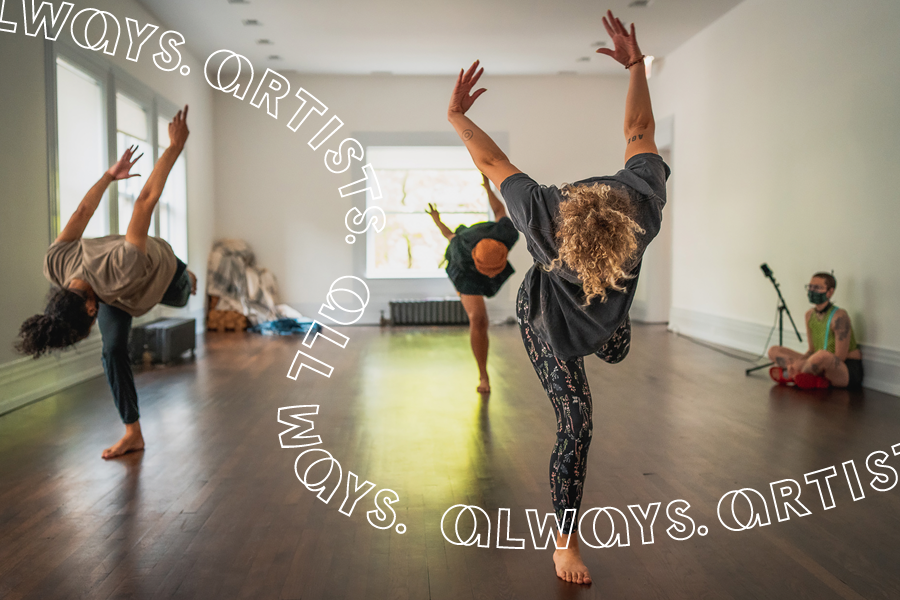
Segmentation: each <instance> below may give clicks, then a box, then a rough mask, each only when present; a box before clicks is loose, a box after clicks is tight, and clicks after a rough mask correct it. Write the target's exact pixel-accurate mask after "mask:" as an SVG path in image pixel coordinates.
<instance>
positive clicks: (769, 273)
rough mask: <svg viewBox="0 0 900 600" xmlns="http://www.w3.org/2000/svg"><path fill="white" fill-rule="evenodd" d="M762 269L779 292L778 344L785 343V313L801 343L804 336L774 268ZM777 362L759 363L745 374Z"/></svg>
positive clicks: (763, 266) (764, 265)
mask: <svg viewBox="0 0 900 600" xmlns="http://www.w3.org/2000/svg"><path fill="white" fill-rule="evenodd" d="M761 268H762V271H763V273H764V274H765V276H766V277H768V278H769V281H771V282H772V285H774V286H775V292H776V293H777V294H778V345H779V346H783V345H784V313H787V316H788V319H789V320H790V322H791V326H792V327H793V328H794V333H796V334H797V340H798V341H800V342H801V343H802V342H803V338H802V337H800V332H799V331H798V330H797V325H796V324H795V323H794V318H793V317H792V316H791V311H789V310H788V307H787V304H786V303H785V301H784V296H782V295H781V288H779V287H778V282H777V281H775V276H774V275H773V274H772V270H771V269H769V265H766V264H763V265H762V267H761ZM774 364H775V363H772V362H769V363H766V364H764V365H758V366H756V367H753V368H750V369H747V370H746V371H744V374H745V375H749V374H750V373H753V372H754V371H759V370H760V369H765V368H767V367H771V366H772V365H774Z"/></svg>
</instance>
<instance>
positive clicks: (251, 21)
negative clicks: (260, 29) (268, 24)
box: [241, 19, 262, 26]
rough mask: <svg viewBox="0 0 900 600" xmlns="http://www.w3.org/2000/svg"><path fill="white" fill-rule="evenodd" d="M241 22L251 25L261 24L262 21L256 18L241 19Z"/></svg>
mask: <svg viewBox="0 0 900 600" xmlns="http://www.w3.org/2000/svg"><path fill="white" fill-rule="evenodd" d="M241 23H243V24H244V25H251V26H252V25H262V23H260V22H259V21H257V20H256V19H243V20H242V21H241Z"/></svg>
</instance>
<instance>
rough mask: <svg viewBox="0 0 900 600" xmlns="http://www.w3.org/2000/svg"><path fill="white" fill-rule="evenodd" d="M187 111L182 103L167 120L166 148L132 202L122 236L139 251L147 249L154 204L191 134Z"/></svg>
mask: <svg viewBox="0 0 900 600" xmlns="http://www.w3.org/2000/svg"><path fill="white" fill-rule="evenodd" d="M187 112H188V107H187V106H185V107H184V110H179V111H178V114H177V115H175V118H174V119H172V122H171V123H169V147H168V148H166V150H165V152H163V154H162V156H160V157H159V160H158V161H156V166H155V167H153V172H152V173H150V177H148V178H147V183H145V184H144V188H143V189H142V190H141V193H140V194H138V197H137V200H135V201H134V212H132V213H131V221H130V222H129V223H128V230H127V231H126V232H125V239H126V240H127V241H129V242H131V243H132V244H134V245H135V246H137V247H138V248H140V250H141V251H142V252H145V251H146V250H147V231H148V230H149V229H150V221H151V219H152V218H153V211H154V209H155V208H156V203H157V202H159V197H160V196H162V192H163V189H164V188H165V187H166V180H167V179H168V178H169V172H170V171H171V170H172V166H173V165H174V164H175V161H176V160H178V156H179V155H180V154H181V151H182V150H184V144H185V142H186V141H187V138H188V135H189V134H190V131H188V128H187Z"/></svg>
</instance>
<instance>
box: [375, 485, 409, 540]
mask: <svg viewBox="0 0 900 600" xmlns="http://www.w3.org/2000/svg"><path fill="white" fill-rule="evenodd" d="M397 502H400V496H398V495H397V492H395V491H394V490H389V489H383V490H379V491H378V493H377V494H375V510H370V511H369V512H367V513H366V519H368V521H369V525H371V526H372V527H374V528H375V529H390V528H391V527H393V526H394V522H395V521H396V520H397V513H396V512H394V508H393V507H392V506H391V504H396V503H397ZM388 513H390V515H389V514H388ZM381 523H387V524H386V525H381ZM400 525H402V523H401V524H400ZM400 525H397V533H403V531H406V528H405V527H403V531H400Z"/></svg>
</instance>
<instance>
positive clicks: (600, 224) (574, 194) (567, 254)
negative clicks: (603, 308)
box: [550, 183, 644, 306]
mask: <svg viewBox="0 0 900 600" xmlns="http://www.w3.org/2000/svg"><path fill="white" fill-rule="evenodd" d="M562 194H563V195H564V196H565V197H566V198H567V200H566V201H565V202H561V203H560V205H559V220H558V222H557V224H556V225H557V226H556V240H557V242H558V243H559V258H557V259H555V260H554V261H553V263H552V264H551V265H550V268H551V269H553V268H558V267H559V266H560V264H565V265H566V266H567V267H569V268H570V269H572V270H573V271H575V272H576V273H577V274H578V277H579V279H581V282H582V284H583V287H584V292H585V296H586V299H585V306H587V305H588V304H590V302H591V300H593V299H594V298H596V297H597V296H599V297H600V301H601V302H605V301H606V294H607V290H610V289H612V290H616V291H619V292H621V291H624V289H625V288H624V286H623V285H622V282H623V280H625V279H629V278H630V277H632V275H631V274H630V273H628V271H626V268H629V269H630V267H631V265H630V264H629V263H630V262H631V259H633V258H634V255H635V253H636V252H637V249H638V240H637V235H638V234H641V233H644V230H643V229H641V227H640V226H639V225H638V224H637V223H636V222H635V220H634V218H633V217H632V215H633V214H634V207H633V205H632V202H631V198H630V196H629V195H628V193H627V192H626V191H624V190H620V189H616V188H613V187H610V186H608V185H603V184H599V183H595V184H593V185H580V186H572V185H566V186H564V187H563V189H562Z"/></svg>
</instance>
